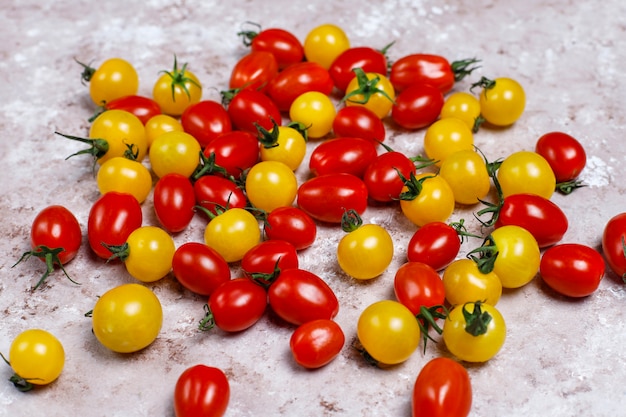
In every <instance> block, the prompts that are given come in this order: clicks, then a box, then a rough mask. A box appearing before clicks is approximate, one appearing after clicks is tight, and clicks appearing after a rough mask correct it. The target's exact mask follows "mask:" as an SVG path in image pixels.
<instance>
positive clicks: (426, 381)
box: [411, 357, 472, 417]
mask: <svg viewBox="0 0 626 417" xmlns="http://www.w3.org/2000/svg"><path fill="white" fill-rule="evenodd" d="M471 408H472V383H471V380H470V377H469V374H468V373H467V370H466V369H465V368H464V367H463V365H461V364H459V363H458V362H456V361H454V360H453V359H450V358H446V357H438V358H435V359H431V360H430V361H429V362H428V363H427V364H426V365H424V367H423V368H422V370H421V371H420V373H419V375H418V376H417V379H416V380H415V385H414V386H413V397H412V401H411V409H412V417H467V416H468V415H469V412H470V409H471Z"/></svg>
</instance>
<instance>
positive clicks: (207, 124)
mask: <svg viewBox="0 0 626 417" xmlns="http://www.w3.org/2000/svg"><path fill="white" fill-rule="evenodd" d="M180 123H181V125H182V127H183V129H184V131H185V132H187V133H189V134H190V135H191V136H193V137H194V138H196V140H197V141H198V143H199V144H200V146H201V147H202V148H204V147H205V146H206V145H208V144H209V143H210V142H211V141H212V140H213V139H215V138H216V137H218V136H219V135H221V134H222V133H227V132H230V131H231V130H232V129H233V124H232V121H231V120H230V116H229V114H228V112H227V111H226V109H225V108H224V106H222V104H221V103H218V102H217V101H215V100H200V101H199V102H197V103H193V104H190V105H189V106H187V108H185V111H184V112H183V113H182V114H181V116H180Z"/></svg>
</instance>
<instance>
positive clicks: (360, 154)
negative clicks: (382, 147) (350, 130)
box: [309, 137, 378, 178]
mask: <svg viewBox="0 0 626 417" xmlns="http://www.w3.org/2000/svg"><path fill="white" fill-rule="evenodd" d="M377 156H378V152H377V151H376V145H374V142H372V141H370V140H367V139H361V138H356V137H340V138H332V139H328V140H326V141H324V142H322V143H320V144H319V145H317V146H316V147H315V149H313V152H311V156H310V159H309V170H310V171H311V173H312V174H313V175H318V176H319V175H326V174H338V173H346V174H352V175H355V176H357V177H360V178H362V177H363V174H364V173H365V170H366V169H367V167H368V166H369V165H370V164H371V163H372V162H374V160H375V159H376V157H377Z"/></svg>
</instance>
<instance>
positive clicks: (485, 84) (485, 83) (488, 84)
mask: <svg viewBox="0 0 626 417" xmlns="http://www.w3.org/2000/svg"><path fill="white" fill-rule="evenodd" d="M495 86H496V82H495V80H492V79H489V78H487V77H481V78H480V80H479V81H477V82H475V83H474V84H472V85H471V86H470V91H472V90H474V88H476V87H481V88H482V89H483V94H484V95H485V98H486V97H487V90H491V89H492V88H494V87H495Z"/></svg>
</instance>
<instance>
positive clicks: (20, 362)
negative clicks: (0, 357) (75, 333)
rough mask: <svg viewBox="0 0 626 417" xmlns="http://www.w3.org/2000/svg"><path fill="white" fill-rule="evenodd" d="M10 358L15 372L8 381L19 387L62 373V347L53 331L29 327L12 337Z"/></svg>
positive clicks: (37, 382) (63, 361) (63, 362)
mask: <svg viewBox="0 0 626 417" xmlns="http://www.w3.org/2000/svg"><path fill="white" fill-rule="evenodd" d="M9 362H10V365H11V368H12V369H13V372H15V375H14V376H13V377H12V378H11V382H13V383H14V384H15V386H16V387H18V388H19V389H21V390H28V389H30V388H31V387H32V385H46V384H49V383H51V382H52V381H54V380H56V379H57V378H58V377H59V375H61V371H62V370H63V366H64V365H65V351H64V349H63V345H62V344H61V342H60V341H59V340H58V339H57V338H56V337H55V336H54V335H53V334H52V333H49V332H47V331H45V330H41V329H29V330H25V331H23V332H22V333H20V334H18V335H17V336H16V337H15V339H13V342H12V343H11V347H10V350H9Z"/></svg>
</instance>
